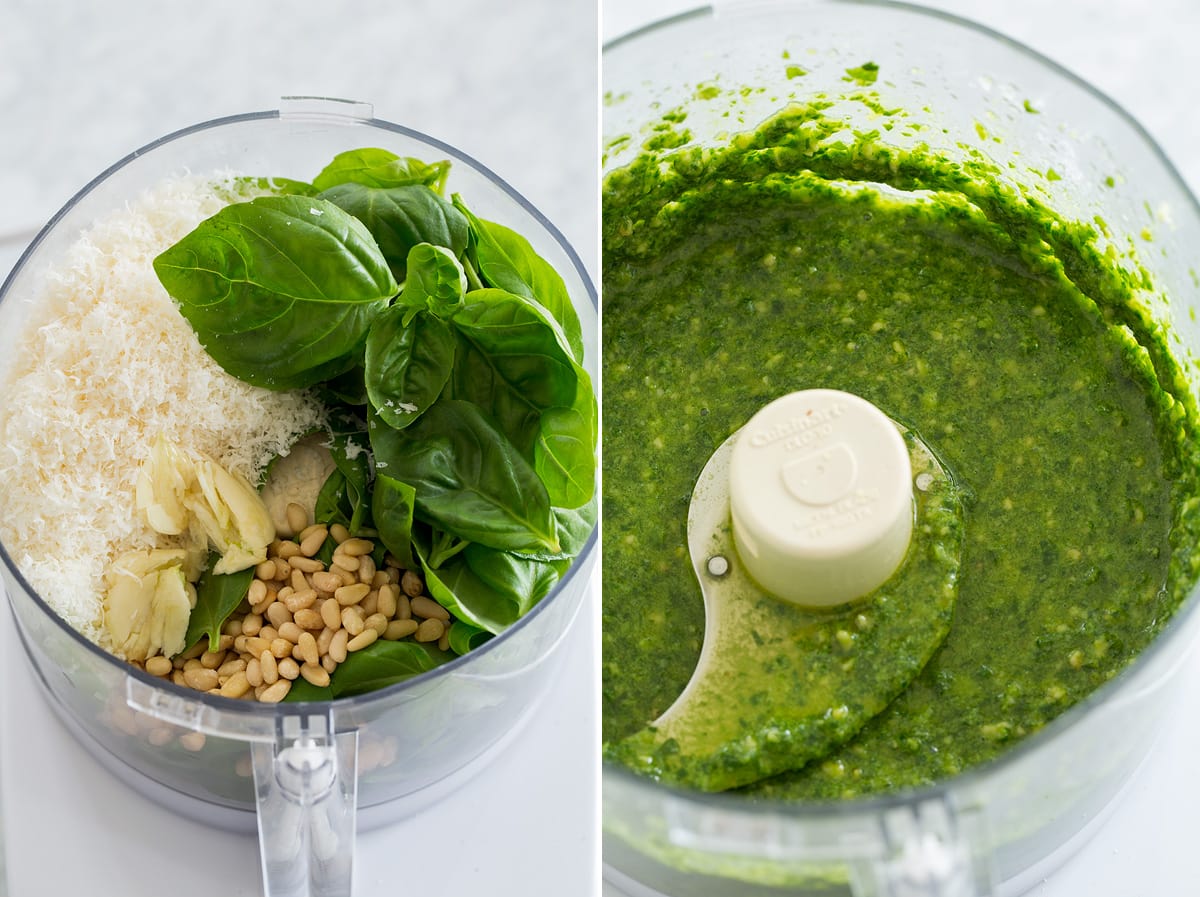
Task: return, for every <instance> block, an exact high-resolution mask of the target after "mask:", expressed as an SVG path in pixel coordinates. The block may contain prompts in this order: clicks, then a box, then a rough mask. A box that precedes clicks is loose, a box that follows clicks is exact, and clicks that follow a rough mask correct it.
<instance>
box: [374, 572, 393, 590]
mask: <svg viewBox="0 0 1200 897" xmlns="http://www.w3.org/2000/svg"><path fill="white" fill-rule="evenodd" d="M391 581H392V578H391V577H390V576H388V572H387V571H386V570H376V571H375V575H374V576H372V577H371V588H373V589H379V588H382V587H383V586H386V585H387V584H388V583H389V582H391Z"/></svg>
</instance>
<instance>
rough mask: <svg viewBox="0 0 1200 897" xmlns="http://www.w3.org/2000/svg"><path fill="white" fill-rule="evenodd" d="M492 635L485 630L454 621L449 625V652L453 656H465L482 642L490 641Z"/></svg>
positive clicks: (460, 621)
mask: <svg viewBox="0 0 1200 897" xmlns="http://www.w3.org/2000/svg"><path fill="white" fill-rule="evenodd" d="M491 638H492V634H491V633H490V632H488V631H487V630H486V629H480V628H479V627H478V626H472V625H471V624H470V623H464V622H463V621H462V620H455V621H454V622H453V623H452V624H451V625H450V650H451V651H453V652H454V653H455V654H466V653H468V652H470V651H474V650H475V649H476V648H478V647H479V646H480V645H482V644H483V643H484V642H487V641H490V640H491Z"/></svg>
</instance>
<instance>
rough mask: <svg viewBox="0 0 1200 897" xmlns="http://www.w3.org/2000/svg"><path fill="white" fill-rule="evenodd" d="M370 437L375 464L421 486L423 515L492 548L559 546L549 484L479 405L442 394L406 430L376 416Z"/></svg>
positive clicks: (419, 502)
mask: <svg viewBox="0 0 1200 897" xmlns="http://www.w3.org/2000/svg"><path fill="white" fill-rule="evenodd" d="M370 436H371V447H372V448H373V450H374V452H375V462H376V465H377V466H378V467H379V469H381V470H385V471H386V472H387V475H388V476H390V477H394V478H395V479H398V480H400V481H402V482H405V483H408V484H409V485H410V486H412V487H413V488H414V489H415V490H416V493H417V498H416V502H417V511H418V514H419V515H420V516H421V517H422V518H423V519H425V520H428V521H430V522H432V523H434V524H436V525H437V526H438V527H440V528H441V529H444V530H446V531H447V532H450V533H453V534H454V535H456V536H458V537H459V538H461V539H467V540H469V541H471V542H480V543H482V544H484V545H489V546H491V547H493V548H500V549H509V548H512V549H522V548H524V549H532V550H536V549H540V548H548V549H550V550H551V551H558V550H559V544H558V535H557V527H556V525H555V521H554V518H553V516H552V514H551V512H550V497H549V495H548V494H547V493H546V487H545V486H544V485H543V484H542V481H541V480H540V479H538V476H537V474H536V473H535V472H534V470H533V467H532V466H531V465H530V464H529V462H528V461H526V460H525V459H524V458H523V457H521V454H520V452H518V451H517V449H516V448H515V447H514V446H513V444H512V443H511V442H510V441H509V440H508V438H507V437H506V436H505V435H504V434H503V433H502V432H500V431H499V430H498V429H496V426H495V424H494V423H492V422H491V421H490V420H489V419H488V418H487V416H485V415H484V413H483V412H481V411H480V410H479V408H477V407H476V406H474V405H472V404H471V403H469V402H461V401H455V400H453V399H446V398H444V397H443V398H442V399H440V400H439V401H437V402H435V403H434V404H433V405H431V406H430V407H429V408H428V409H427V410H426V412H425V413H424V414H422V415H421V416H420V417H419V418H418V419H417V421H416V422H415V423H413V424H411V425H410V426H408V427H406V428H405V429H403V430H397V429H394V428H392V427H389V426H388V425H387V424H386V423H385V422H384V421H383V420H382V419H381V418H379V417H378V416H377V415H373V416H372V417H371V419H370Z"/></svg>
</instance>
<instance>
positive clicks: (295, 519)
mask: <svg viewBox="0 0 1200 897" xmlns="http://www.w3.org/2000/svg"><path fill="white" fill-rule="evenodd" d="M285 513H286V515H287V525H288V529H290V530H291V531H292V532H293V533H298V532H300V531H301V530H303V529H304V528H305V527H306V526H308V511H307V510H306V509H305V507H304V505H302V504H298V503H297V502H294V501H289V502H288V506H287V510H286V511H285Z"/></svg>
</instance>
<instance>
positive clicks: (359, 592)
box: [333, 582, 371, 607]
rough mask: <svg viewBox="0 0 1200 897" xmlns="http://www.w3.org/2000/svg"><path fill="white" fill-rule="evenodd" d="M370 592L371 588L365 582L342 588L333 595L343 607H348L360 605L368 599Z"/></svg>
mask: <svg viewBox="0 0 1200 897" xmlns="http://www.w3.org/2000/svg"><path fill="white" fill-rule="evenodd" d="M370 591H371V587H370V586H369V585H367V584H366V583H365V582H356V583H355V584H354V585H352V586H342V587H341V588H340V589H338V590H337V591H336V592H334V593H333V597H334V598H336V599H337V602H338V604H340V605H342V607H348V606H349V605H351V604H358V602H360V601H362V600H363V599H364V598H366V597H367V595H368V594H369V593H370Z"/></svg>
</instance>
